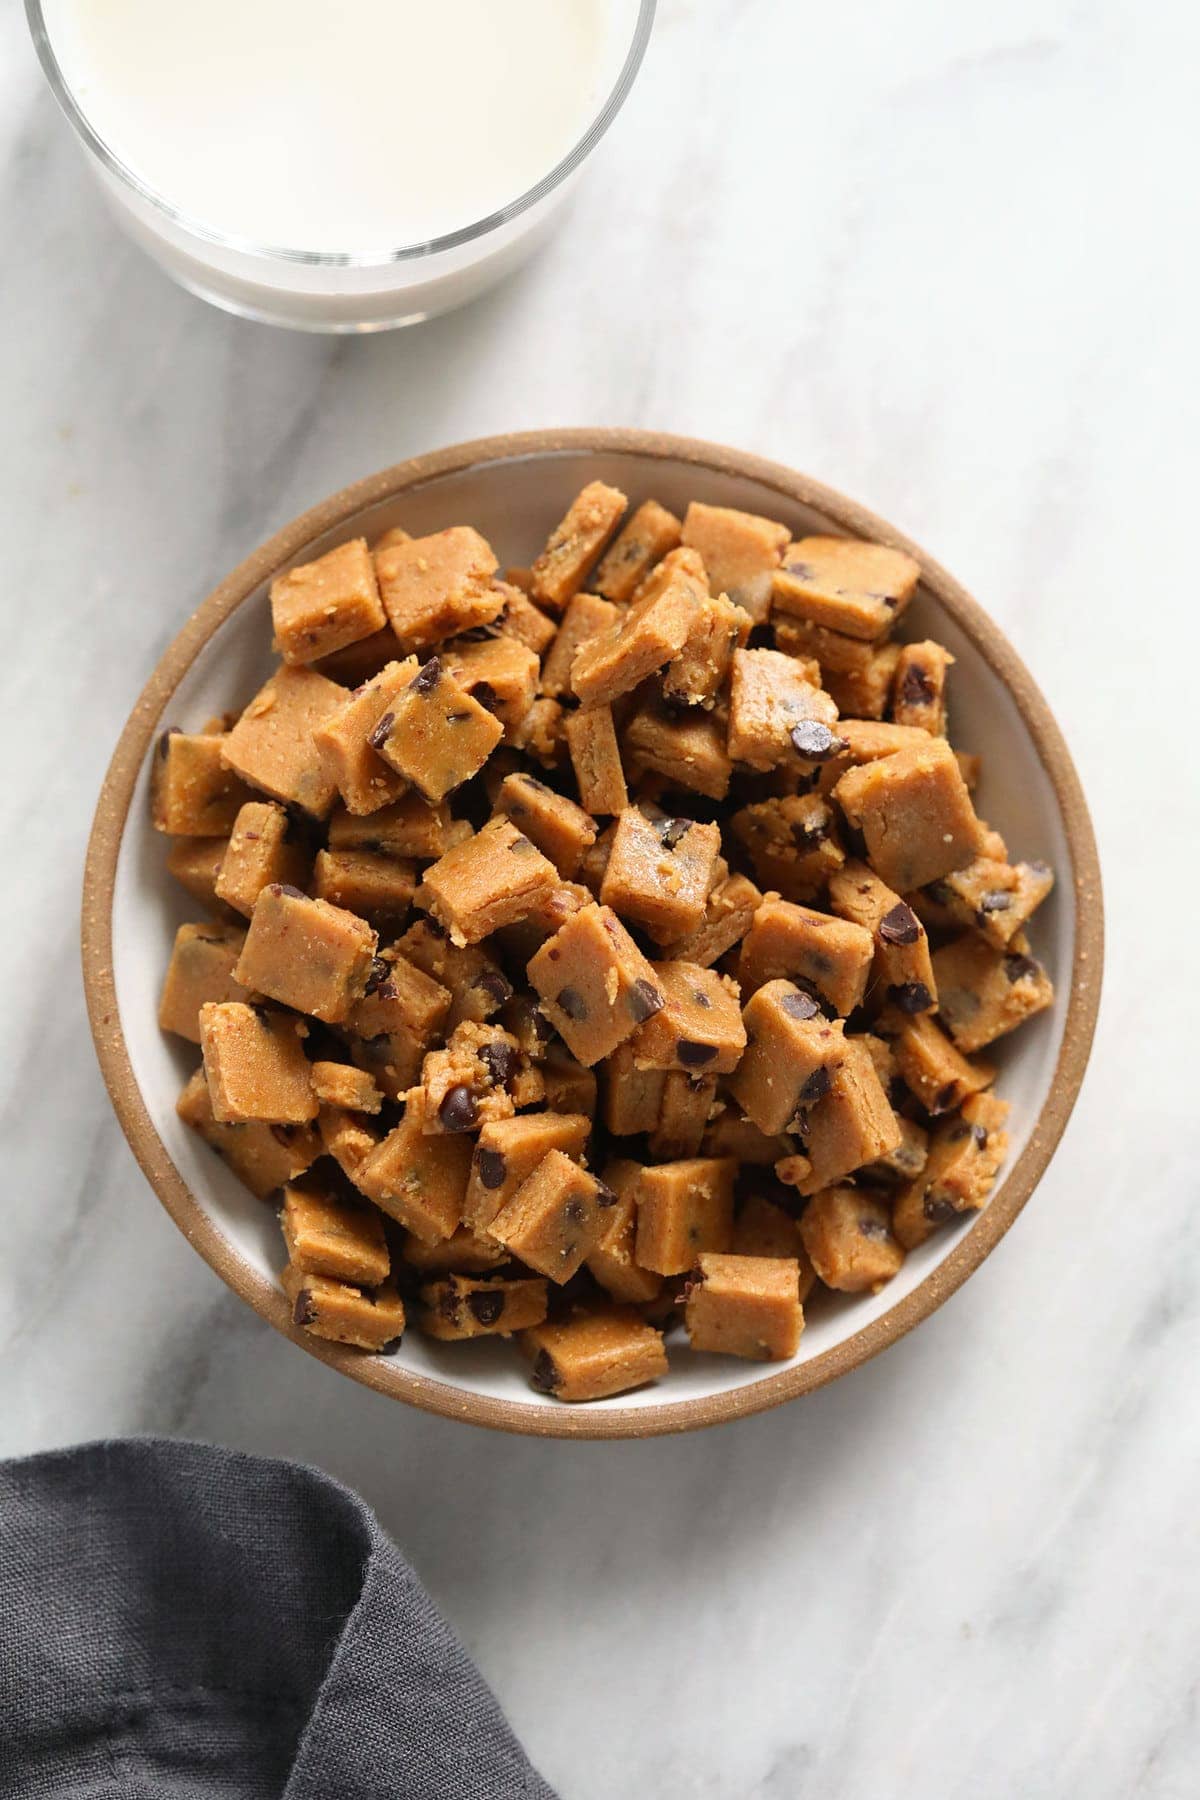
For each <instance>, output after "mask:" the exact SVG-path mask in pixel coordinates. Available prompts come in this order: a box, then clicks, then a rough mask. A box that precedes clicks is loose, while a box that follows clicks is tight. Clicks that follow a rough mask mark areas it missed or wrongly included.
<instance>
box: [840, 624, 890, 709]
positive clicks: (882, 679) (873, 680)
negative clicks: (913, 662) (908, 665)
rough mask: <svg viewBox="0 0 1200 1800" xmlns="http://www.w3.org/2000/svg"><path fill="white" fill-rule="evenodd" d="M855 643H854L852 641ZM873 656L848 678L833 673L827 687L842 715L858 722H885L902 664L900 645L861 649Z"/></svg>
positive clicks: (870, 646) (847, 672) (848, 672)
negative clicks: (882, 720)
mask: <svg viewBox="0 0 1200 1800" xmlns="http://www.w3.org/2000/svg"><path fill="white" fill-rule="evenodd" d="M848 641H853V640H848ZM859 648H860V649H864V648H865V649H869V650H870V652H871V654H870V656H869V657H868V658H867V660H866V662H865V663H864V664H863V666H862V667H861V668H859V669H850V670H847V671H846V672H845V673H844V674H843V673H839V672H838V671H836V670H833V669H830V670H828V671H827V672H826V674H825V678H824V685H825V686H826V688H828V690H829V694H830V697H831V698H832V699H833V700H834V702H835V703H836V705H837V709H838V711H839V712H840V713H843V714H849V716H850V717H851V718H854V719H883V718H885V717H886V715H887V711H888V708H889V707H890V705H891V703H892V684H893V682H894V681H895V678H896V665H897V663H898V662H899V661H900V646H899V644H879V645H878V646H876V645H860V646H859Z"/></svg>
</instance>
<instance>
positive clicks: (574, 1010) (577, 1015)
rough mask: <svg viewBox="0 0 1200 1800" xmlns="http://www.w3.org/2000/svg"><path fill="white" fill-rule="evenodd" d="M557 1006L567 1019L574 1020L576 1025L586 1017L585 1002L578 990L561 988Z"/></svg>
mask: <svg viewBox="0 0 1200 1800" xmlns="http://www.w3.org/2000/svg"><path fill="white" fill-rule="evenodd" d="M558 1005H559V1007H560V1009H561V1010H562V1011H563V1012H565V1013H566V1015H567V1017H568V1019H574V1020H575V1022H576V1023H577V1024H579V1023H581V1022H582V1021H583V1020H584V1019H586V1018H587V1016H588V1009H587V1001H586V1000H585V999H584V997H583V995H582V994H581V993H580V992H579V989H578V988H573V987H565V988H563V989H562V991H561V993H560V994H559V996H558Z"/></svg>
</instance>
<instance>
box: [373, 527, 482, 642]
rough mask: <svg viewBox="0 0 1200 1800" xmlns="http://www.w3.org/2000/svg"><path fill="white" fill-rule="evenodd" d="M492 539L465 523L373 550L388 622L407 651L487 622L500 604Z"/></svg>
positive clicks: (456, 635) (459, 633)
mask: <svg viewBox="0 0 1200 1800" xmlns="http://www.w3.org/2000/svg"><path fill="white" fill-rule="evenodd" d="M498 566H499V565H498V563H497V561H496V558H495V555H494V553H493V551H492V547H491V545H490V544H489V543H488V542H487V539H486V538H482V537H480V535H479V533H478V532H477V531H474V530H472V528H471V527H470V526H469V525H452V526H450V528H449V529H448V530H447V531H435V532H433V533H432V534H431V535H430V536H429V537H421V538H410V539H409V540H408V542H407V543H404V544H391V545H389V546H388V548H387V549H386V550H380V551H378V552H377V553H376V556H375V573H376V575H377V577H378V579H379V594H380V598H381V599H382V601H383V607H384V611H385V612H386V613H387V616H388V623H389V624H390V625H391V627H392V630H393V631H394V632H395V633H396V636H397V638H398V639H399V640H400V643H401V644H402V645H403V647H404V649H405V650H406V651H408V650H427V649H430V648H431V647H432V646H433V645H434V644H440V643H443V642H444V641H445V640H446V638H451V637H459V636H461V634H462V633H463V632H464V631H472V630H474V628H475V626H476V625H486V624H488V623H489V621H490V620H492V619H494V618H496V617H497V615H498V614H499V613H500V612H502V611H503V609H504V595H503V593H502V592H501V591H500V590H499V589H497V588H496V587H494V586H493V584H492V577H493V575H494V574H495V573H496V569H497V568H498Z"/></svg>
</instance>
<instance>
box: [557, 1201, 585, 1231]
mask: <svg viewBox="0 0 1200 1800" xmlns="http://www.w3.org/2000/svg"><path fill="white" fill-rule="evenodd" d="M563 1212H564V1213H565V1214H566V1216H567V1218H568V1219H570V1220H571V1222H572V1224H574V1225H582V1224H583V1221H584V1220H585V1219H586V1218H587V1207H586V1206H585V1205H584V1204H583V1201H582V1200H578V1199H576V1198H575V1196H574V1195H572V1196H571V1198H570V1199H569V1200H568V1201H567V1203H566V1205H565V1206H564V1207H563Z"/></svg>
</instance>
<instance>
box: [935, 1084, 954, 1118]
mask: <svg viewBox="0 0 1200 1800" xmlns="http://www.w3.org/2000/svg"><path fill="white" fill-rule="evenodd" d="M957 1098H958V1083H957V1081H948V1082H947V1083H946V1085H945V1087H940V1088H939V1089H938V1091H937V1093H936V1094H935V1095H934V1096H933V1102H932V1104H931V1106H930V1108H929V1110H930V1112H931V1113H943V1112H945V1111H946V1108H947V1107H949V1106H953V1105H954V1102H955V1100H956V1099H957Z"/></svg>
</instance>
